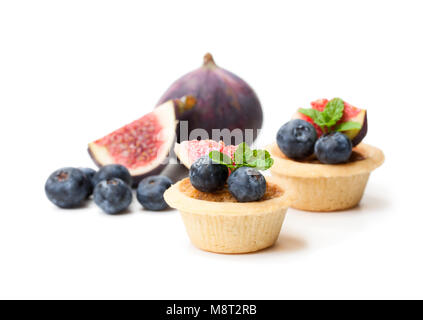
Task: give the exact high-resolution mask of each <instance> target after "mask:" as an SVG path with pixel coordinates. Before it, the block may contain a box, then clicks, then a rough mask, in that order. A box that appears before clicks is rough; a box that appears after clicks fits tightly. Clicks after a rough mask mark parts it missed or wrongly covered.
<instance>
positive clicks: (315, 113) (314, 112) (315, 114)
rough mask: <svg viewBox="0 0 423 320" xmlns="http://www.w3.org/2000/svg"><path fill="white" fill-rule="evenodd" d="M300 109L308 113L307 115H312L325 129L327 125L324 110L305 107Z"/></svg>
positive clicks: (303, 112) (314, 120) (316, 122)
mask: <svg viewBox="0 0 423 320" xmlns="http://www.w3.org/2000/svg"><path fill="white" fill-rule="evenodd" d="M298 111H299V112H300V113H302V114H304V115H306V116H307V117H310V118H311V119H312V120H313V122H314V123H315V124H317V125H318V126H319V127H321V128H322V130H324V127H325V126H326V119H325V117H324V116H323V113H322V112H320V111H319V110H316V109H304V108H301V109H300V110H298Z"/></svg>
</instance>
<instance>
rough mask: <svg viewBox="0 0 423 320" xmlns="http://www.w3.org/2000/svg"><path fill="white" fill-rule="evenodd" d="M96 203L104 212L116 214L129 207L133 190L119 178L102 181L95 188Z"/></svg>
mask: <svg viewBox="0 0 423 320" xmlns="http://www.w3.org/2000/svg"><path fill="white" fill-rule="evenodd" d="M94 202H95V203H96V204H97V205H98V206H99V207H100V208H101V209H103V211H104V212H106V213H109V214H116V213H119V212H122V211H123V210H125V209H127V208H128V207H129V205H130V204H131V202H132V190H131V188H130V187H129V186H128V185H127V184H126V183H125V182H123V181H122V180H121V179H119V178H111V179H108V180H102V181H100V182H99V183H97V185H96V186H95V188H94Z"/></svg>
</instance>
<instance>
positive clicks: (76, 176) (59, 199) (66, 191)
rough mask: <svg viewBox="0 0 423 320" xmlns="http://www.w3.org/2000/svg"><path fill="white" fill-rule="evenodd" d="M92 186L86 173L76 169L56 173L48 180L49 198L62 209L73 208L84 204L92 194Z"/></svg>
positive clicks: (63, 169)
mask: <svg viewBox="0 0 423 320" xmlns="http://www.w3.org/2000/svg"><path fill="white" fill-rule="evenodd" d="M90 187H91V184H90V182H89V181H88V178H87V177H86V176H85V175H84V173H83V172H82V171H81V170H79V169H76V168H69V167H68V168H62V169H59V170H56V171H54V172H53V173H52V174H51V175H50V176H49V177H48V179H47V181H46V184H45V187H44V189H45V192H46V195H47V198H48V199H49V200H50V201H51V202H53V203H54V204H55V205H56V206H58V207H60V208H73V207H77V206H79V205H81V204H82V202H83V201H84V200H85V199H86V198H87V196H88V194H89V192H90Z"/></svg>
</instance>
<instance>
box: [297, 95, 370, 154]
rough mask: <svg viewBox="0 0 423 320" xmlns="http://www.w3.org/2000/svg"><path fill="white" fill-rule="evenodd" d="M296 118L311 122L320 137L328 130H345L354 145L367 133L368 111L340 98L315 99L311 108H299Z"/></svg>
mask: <svg viewBox="0 0 423 320" xmlns="http://www.w3.org/2000/svg"><path fill="white" fill-rule="evenodd" d="M294 118H295V119H303V120H305V121H307V122H309V123H311V124H312V125H313V126H314V128H315V129H316V132H317V136H318V137H320V136H321V135H322V134H324V133H328V132H333V131H340V132H343V133H344V134H345V135H347V136H348V138H350V139H351V142H352V144H353V146H356V145H358V144H359V143H360V142H361V141H362V140H363V139H364V137H365V136H366V134H367V111H366V110H365V109H359V108H357V107H354V106H352V105H351V104H349V103H347V102H345V101H343V100H342V99H340V98H334V99H332V100H330V101H329V100H327V99H319V100H316V101H313V102H312V103H311V109H302V108H301V109H299V110H298V112H297V113H296V114H295V115H294Z"/></svg>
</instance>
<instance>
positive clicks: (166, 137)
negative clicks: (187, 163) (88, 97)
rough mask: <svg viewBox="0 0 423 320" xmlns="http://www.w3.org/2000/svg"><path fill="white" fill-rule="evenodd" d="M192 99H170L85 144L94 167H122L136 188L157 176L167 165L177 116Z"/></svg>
mask: <svg viewBox="0 0 423 320" xmlns="http://www.w3.org/2000/svg"><path fill="white" fill-rule="evenodd" d="M194 105H195V98H194V97H187V98H184V99H174V100H169V101H167V102H165V103H163V104H162V105H160V106H159V107H157V108H156V109H154V111H153V112H150V113H148V114H146V115H144V116H143V117H141V118H139V119H138V120H135V121H133V122H131V123H130V124H127V125H125V126H123V127H122V128H119V129H117V130H115V131H113V132H112V133H110V134H108V135H106V136H104V137H103V138H101V139H98V140H95V141H93V142H91V143H89V144H88V152H89V154H90V156H91V158H92V159H93V161H94V162H95V163H96V165H97V166H99V167H102V166H104V165H108V164H120V165H123V166H125V167H126V168H127V169H128V170H129V172H130V174H131V176H132V178H133V181H134V183H133V185H134V186H136V185H138V183H139V182H140V181H141V180H142V179H143V178H145V177H147V176H149V175H154V174H158V173H160V172H161V171H162V170H163V169H164V167H165V166H166V165H167V163H168V160H169V159H168V154H169V151H170V149H171V148H172V146H173V143H174V141H175V129H176V124H177V121H176V115H177V114H179V113H181V112H185V111H186V110H188V109H191V108H192V107H193V106H194Z"/></svg>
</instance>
